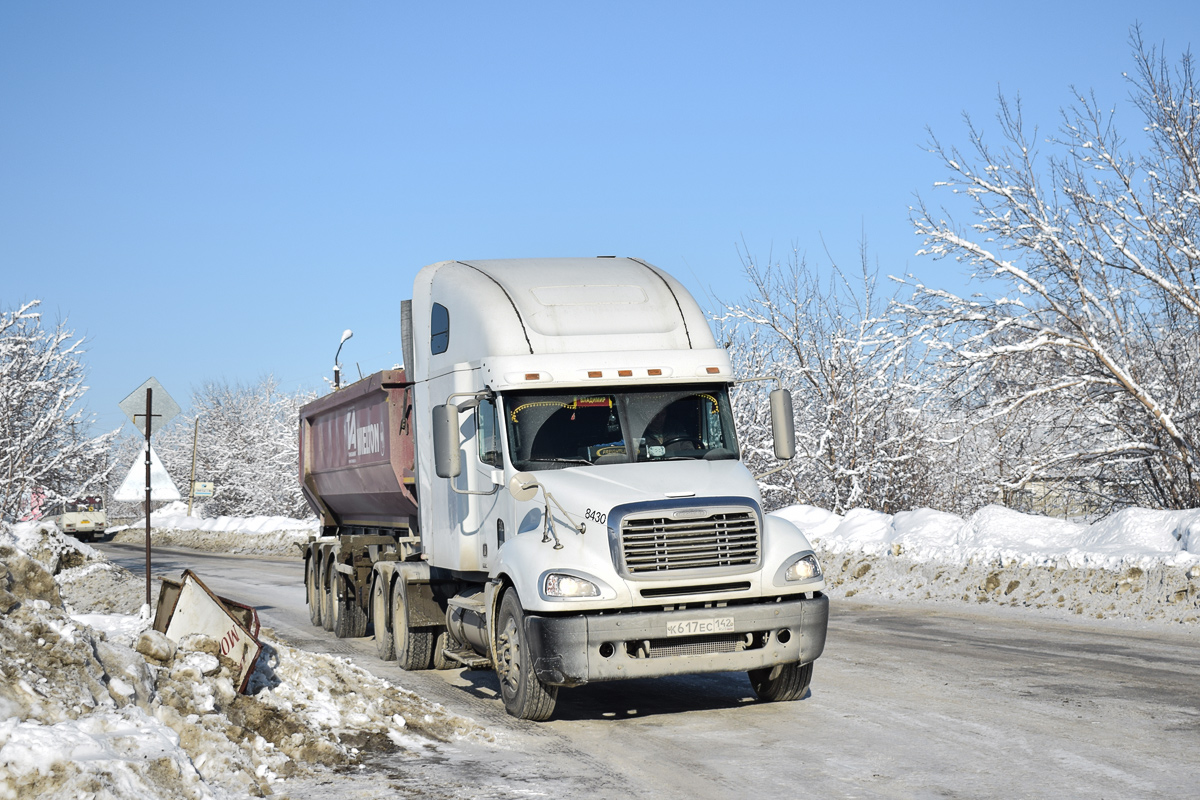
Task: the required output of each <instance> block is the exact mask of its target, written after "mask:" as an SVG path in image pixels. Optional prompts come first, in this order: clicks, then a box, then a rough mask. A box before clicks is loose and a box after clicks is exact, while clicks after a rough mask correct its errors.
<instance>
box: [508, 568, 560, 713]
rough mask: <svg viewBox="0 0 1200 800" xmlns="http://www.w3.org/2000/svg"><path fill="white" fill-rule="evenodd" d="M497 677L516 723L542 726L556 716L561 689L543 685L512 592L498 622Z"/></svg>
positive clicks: (514, 595)
mask: <svg viewBox="0 0 1200 800" xmlns="http://www.w3.org/2000/svg"><path fill="white" fill-rule="evenodd" d="M495 660H496V677H497V678H499V679H500V694H501V696H503V698H504V708H505V709H507V710H508V713H509V714H512V715H513V716H514V717H516V718H517V719H528V720H533V721H534V722H543V721H545V720H547V719H550V715H551V714H553V713H554V703H555V701H556V700H558V687H557V686H547V685H546V684H544V683H542V681H541V679H540V678H538V676H537V674H536V673H535V672H534V671H533V664H532V663H531V662H530V660H529V648H528V647H527V646H526V645H525V611H524V609H522V608H521V600H520V598H518V597H517V593H516V591H515V590H513V589H509V590H508V591H507V592H505V593H504V597H503V598H502V599H501V600H500V614H499V617H498V618H497V620H496V659H495Z"/></svg>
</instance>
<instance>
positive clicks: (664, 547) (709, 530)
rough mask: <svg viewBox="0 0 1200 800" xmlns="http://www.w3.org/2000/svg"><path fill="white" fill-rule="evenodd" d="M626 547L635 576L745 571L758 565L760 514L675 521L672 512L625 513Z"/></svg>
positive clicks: (629, 569)
mask: <svg viewBox="0 0 1200 800" xmlns="http://www.w3.org/2000/svg"><path fill="white" fill-rule="evenodd" d="M621 550H622V555H623V556H624V559H625V570H626V572H627V573H628V574H629V575H631V576H643V577H647V576H651V575H656V574H661V573H664V572H682V571H685V570H687V571H692V570H704V571H705V572H706V573H713V574H719V573H723V572H740V571H742V570H743V569H748V568H753V567H755V566H757V565H758V556H759V532H758V515H757V514H755V513H754V511H752V510H749V509H745V510H742V509H738V510H729V511H718V512H713V513H711V514H709V515H707V516H704V517H703V518H699V519H696V518H688V519H676V518H674V517H672V516H671V515H670V512H659V514H657V515H646V516H640V515H639V516H626V517H624V518H623V519H622V520H621Z"/></svg>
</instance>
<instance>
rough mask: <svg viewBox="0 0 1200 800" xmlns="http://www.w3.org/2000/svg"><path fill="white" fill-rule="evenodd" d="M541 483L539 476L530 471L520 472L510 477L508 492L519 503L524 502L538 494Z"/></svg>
mask: <svg viewBox="0 0 1200 800" xmlns="http://www.w3.org/2000/svg"><path fill="white" fill-rule="evenodd" d="M539 485H540V484H538V482H537V478H535V477H533V476H532V475H530V474H529V473H528V472H518V473H517V474H516V475H513V476H512V477H511V478H509V479H508V493H509V494H511V495H512V496H513V499H514V500H516V501H517V502H518V503H524V502H525V501H526V500H532V499H533V496H534V495H536V494H537V490H538V486H539Z"/></svg>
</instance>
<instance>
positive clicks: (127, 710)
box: [0, 523, 491, 800]
mask: <svg viewBox="0 0 1200 800" xmlns="http://www.w3.org/2000/svg"><path fill="white" fill-rule="evenodd" d="M144 586H145V584H144V583H143V582H142V581H141V580H138V579H136V578H135V577H134V576H133V575H131V574H130V573H129V572H127V571H125V570H123V569H121V568H120V567H117V566H115V565H113V564H112V563H110V562H108V561H107V560H106V559H104V557H103V556H102V555H100V554H99V553H97V552H96V551H95V550H94V549H92V548H91V547H88V546H87V545H85V544H82V543H79V542H77V541H75V540H74V539H71V538H69V537H64V536H63V535H62V534H61V533H59V532H58V530H57V529H56V528H55V527H54V525H53V524H51V523H45V524H40V523H22V524H19V525H16V526H15V527H12V528H7V527H0V800H15V798H33V797H54V798H58V797H72V798H74V797H86V798H122V799H123V800H124V799H127V798H146V799H147V800H149V799H150V798H154V800H160V799H161V798H164V797H170V798H234V797H238V798H240V797H247V796H262V795H266V794H278V793H280V791H283V792H284V793H286V794H287V795H289V796H292V797H302V796H309V792H308V791H306V790H305V787H313V786H316V787H317V790H316V796H322V797H325V796H329V795H328V792H327V791H326V790H324V789H321V788H320V784H322V783H324V782H327V781H322V780H321V779H320V776H321V775H325V776H328V777H332V771H333V770H339V769H346V768H349V767H353V766H354V765H355V764H356V763H358V762H359V761H360V759H361V758H363V757H365V756H366V755H367V754H370V753H376V754H377V753H379V752H380V751H389V750H390V751H401V752H405V753H411V754H412V755H414V756H420V755H421V754H423V753H425V752H427V751H428V747H429V746H430V745H432V744H433V743H435V742H439V741H452V740H457V739H462V738H466V739H469V740H474V741H488V740H490V739H491V735H490V734H489V733H487V732H486V731H484V730H483V729H481V728H480V727H479V726H478V725H476V724H475V723H474V722H472V721H471V720H468V719H465V718H462V717H458V716H455V715H452V714H449V713H447V712H446V711H444V710H443V709H442V708H441V707H440V706H437V705H434V704H431V703H428V702H427V701H425V700H422V699H421V698H419V697H417V696H416V695H414V694H412V693H410V692H407V691H405V690H403V689H400V688H398V687H396V686H394V685H392V684H390V683H388V682H386V681H383V680H380V679H378V678H375V677H374V676H372V675H370V674H369V673H367V672H365V671H364V670H362V669H361V668H359V667H357V666H355V665H354V664H352V663H351V662H350V661H349V660H347V659H344V658H339V657H336V656H328V655H319V654H314V653H310V652H306V651H304V650H298V649H295V648H292V647H289V646H287V645H284V644H282V643H280V642H277V641H272V637H271V634H270V632H269V631H268V630H264V632H263V633H264V635H263V637H262V638H263V641H264V644H265V647H264V651H263V655H262V657H261V658H260V660H259V664H258V668H257V670H256V671H255V673H254V675H253V676H252V678H251V684H250V687H249V690H248V694H245V695H242V694H238V693H237V692H236V691H235V689H234V685H233V683H232V681H231V680H230V674H231V673H230V669H229V668H230V666H232V665H231V663H229V662H228V661H227V660H223V659H222V658H220V657H219V655H218V653H219V651H218V648H217V643H216V642H215V641H213V640H211V639H208V638H207V637H192V638H191V639H185V640H184V641H183V642H181V643H179V644H178V646H176V645H174V644H173V643H171V642H170V641H169V640H167V639H166V637H164V636H162V635H161V634H157V633H156V632H154V631H148V630H147V629H148V628H149V619H150V614H149V610H148V609H145V608H142V607H141V606H140V605H139V603H140V601H141V598H142V597H143V594H142V593H143V591H144Z"/></svg>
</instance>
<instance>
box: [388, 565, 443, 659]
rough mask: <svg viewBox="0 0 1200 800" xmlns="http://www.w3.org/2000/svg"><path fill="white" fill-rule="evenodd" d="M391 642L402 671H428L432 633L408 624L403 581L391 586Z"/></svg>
mask: <svg viewBox="0 0 1200 800" xmlns="http://www.w3.org/2000/svg"><path fill="white" fill-rule="evenodd" d="M392 641H393V642H394V644H395V648H396V663H397V664H398V665H399V666H400V669H403V670H408V671H410V672H411V671H412V670H417V669H429V665H430V663H431V662H432V660H433V631H431V630H429V629H428V628H426V629H416V630H414V629H413V628H411V627H410V626H409V624H408V609H407V608H405V605H404V580H403V579H400V580H398V581H396V582H395V584H394V585H393V586H392Z"/></svg>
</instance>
